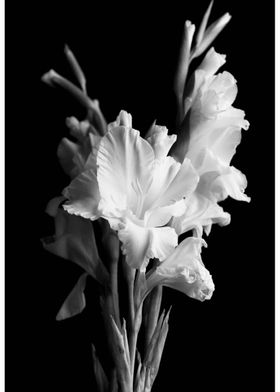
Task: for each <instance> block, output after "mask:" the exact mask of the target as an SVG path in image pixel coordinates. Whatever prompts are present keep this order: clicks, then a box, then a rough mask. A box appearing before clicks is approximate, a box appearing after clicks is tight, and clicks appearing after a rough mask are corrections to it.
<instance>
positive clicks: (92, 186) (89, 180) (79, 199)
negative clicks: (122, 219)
mask: <svg viewBox="0 0 280 392" xmlns="http://www.w3.org/2000/svg"><path fill="white" fill-rule="evenodd" d="M63 194H64V196H65V197H66V198H67V199H68V200H69V201H68V202H67V203H65V204H64V205H63V208H64V209H65V210H66V211H67V212H68V213H69V214H74V215H79V216H82V217H83V218H87V219H91V220H95V219H97V218H98V217H99V216H100V214H99V212H98V204H99V201H100V194H99V189H98V183H97V179H96V174H95V173H94V170H87V171H85V172H83V173H82V174H80V175H79V176H78V177H76V178H75V179H74V180H73V181H72V182H71V183H70V185H69V186H68V187H67V188H66V189H65V190H64V192H63Z"/></svg>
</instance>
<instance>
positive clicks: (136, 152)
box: [97, 126, 154, 215]
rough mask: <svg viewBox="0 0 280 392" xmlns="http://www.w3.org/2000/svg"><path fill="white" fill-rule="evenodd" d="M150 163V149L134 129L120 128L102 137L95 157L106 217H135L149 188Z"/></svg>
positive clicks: (151, 158)
mask: <svg viewBox="0 0 280 392" xmlns="http://www.w3.org/2000/svg"><path fill="white" fill-rule="evenodd" d="M153 161H154V153H153V149H152V147H151V146H150V144H149V143H148V142H147V141H146V140H144V139H143V138H141V137H140V134H139V132H138V131H136V130H134V129H128V128H126V127H121V126H120V127H117V128H114V129H113V130H112V131H109V132H108V133H107V134H106V135H105V136H104V137H103V139H102V140H101V142H100V146H99V150H98V153H97V166H98V169H97V179H98V184H99V189H100V195H101V206H102V208H106V209H107V210H108V211H107V212H106V213H107V214H109V213H110V210H118V211H125V210H126V209H129V210H131V211H132V212H133V213H134V214H136V215H137V212H138V211H139V210H141V207H142V202H143V194H145V193H146V191H147V188H148V187H149V184H150V179H151V172H152V170H151V168H152V164H153ZM106 206H107V207H106Z"/></svg>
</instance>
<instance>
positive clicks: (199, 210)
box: [171, 192, 230, 237]
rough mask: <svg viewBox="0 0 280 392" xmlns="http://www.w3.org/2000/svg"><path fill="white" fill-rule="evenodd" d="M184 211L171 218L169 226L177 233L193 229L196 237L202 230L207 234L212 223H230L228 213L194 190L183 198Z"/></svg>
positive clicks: (199, 235) (223, 224) (222, 224)
mask: <svg viewBox="0 0 280 392" xmlns="http://www.w3.org/2000/svg"><path fill="white" fill-rule="evenodd" d="M185 205H186V211H185V213H184V214H183V215H182V216H180V217H177V218H173V219H172V223H171V226H172V227H173V228H174V229H175V230H176V233H177V234H178V235H180V234H183V233H186V232H187V231H189V230H194V231H195V232H196V235H197V236H198V237H201V236H202V233H203V230H204V231H205V232H206V234H207V235H208V234H209V233H210V231H211V227H212V224H213V223H217V224H219V225H220V226H225V225H228V224H229V223H230V214H228V213H227V212H224V210H223V208H222V207H220V206H219V205H218V204H217V203H216V202H213V201H211V200H209V199H208V198H206V197H204V196H203V195H200V194H199V193H198V192H194V193H193V194H192V195H190V196H189V197H188V198H187V199H186V200H185Z"/></svg>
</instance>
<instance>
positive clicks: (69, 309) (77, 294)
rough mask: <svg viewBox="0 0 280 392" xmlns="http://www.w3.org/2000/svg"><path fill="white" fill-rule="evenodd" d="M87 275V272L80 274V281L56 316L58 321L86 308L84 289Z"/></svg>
mask: <svg viewBox="0 0 280 392" xmlns="http://www.w3.org/2000/svg"><path fill="white" fill-rule="evenodd" d="M87 276H88V274H87V273H84V274H82V275H81V276H80V278H79V279H78V282H77V283H76V284H75V286H74V288H73V289H72V291H71V292H70V294H69V295H68V297H67V298H66V300H65V301H64V303H63V305H62V306H61V308H60V310H59V312H58V314H57V316H56V320H57V321H61V320H65V319H67V318H70V317H73V316H76V315H77V314H79V313H81V312H82V311H83V310H84V308H85V306H86V300H85V295H84V290H85V285H86V278H87Z"/></svg>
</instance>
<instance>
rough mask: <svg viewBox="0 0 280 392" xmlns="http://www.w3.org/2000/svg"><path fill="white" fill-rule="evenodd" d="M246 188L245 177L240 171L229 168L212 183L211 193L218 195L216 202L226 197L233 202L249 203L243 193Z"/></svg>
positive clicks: (248, 199) (248, 198)
mask: <svg viewBox="0 0 280 392" xmlns="http://www.w3.org/2000/svg"><path fill="white" fill-rule="evenodd" d="M246 187H247V179H246V176H245V175H244V174H243V173H241V171H240V170H238V169H236V168H235V167H233V166H230V167H229V168H228V170H227V171H226V172H224V173H222V174H221V175H220V176H218V177H216V179H215V180H214V181H213V182H212V185H211V192H212V193H213V194H215V195H218V196H217V197H218V200H224V199H226V198H227V197H228V196H230V197H232V198H233V199H235V200H240V201H246V202H250V200H251V198H250V197H248V196H247V195H246V194H245V193H244V191H245V189H246Z"/></svg>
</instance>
